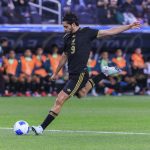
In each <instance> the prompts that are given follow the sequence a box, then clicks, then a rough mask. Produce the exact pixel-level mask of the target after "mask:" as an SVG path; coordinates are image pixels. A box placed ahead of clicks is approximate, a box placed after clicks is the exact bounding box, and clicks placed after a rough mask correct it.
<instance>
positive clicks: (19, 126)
mask: <svg viewBox="0 0 150 150" xmlns="http://www.w3.org/2000/svg"><path fill="white" fill-rule="evenodd" d="M13 130H14V132H15V134H16V135H24V134H28V133H29V124H28V123H27V122H26V121H24V120H19V121H17V122H16V123H15V124H14V128H13Z"/></svg>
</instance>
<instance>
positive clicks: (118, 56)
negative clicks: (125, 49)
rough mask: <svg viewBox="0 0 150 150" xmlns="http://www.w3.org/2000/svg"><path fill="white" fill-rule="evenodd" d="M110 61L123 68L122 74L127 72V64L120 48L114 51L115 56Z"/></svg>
mask: <svg viewBox="0 0 150 150" xmlns="http://www.w3.org/2000/svg"><path fill="white" fill-rule="evenodd" d="M112 62H113V63H115V64H116V65H117V67H119V68H120V69H121V70H123V72H122V74H123V75H126V74H127V64H126V60H125V58H124V57H123V54H122V50H121V49H118V50H117V51H116V56H115V57H114V58H113V59H112Z"/></svg>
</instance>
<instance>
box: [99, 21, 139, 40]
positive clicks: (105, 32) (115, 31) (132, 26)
mask: <svg viewBox="0 0 150 150" xmlns="http://www.w3.org/2000/svg"><path fill="white" fill-rule="evenodd" d="M140 27H141V23H140V22H138V21H137V22H134V23H132V24H129V25H122V26H120V27H116V28H112V29H109V30H99V32H98V35H97V38H101V37H105V36H111V35H115V34H119V33H121V32H124V31H126V30H129V29H139V28H140Z"/></svg>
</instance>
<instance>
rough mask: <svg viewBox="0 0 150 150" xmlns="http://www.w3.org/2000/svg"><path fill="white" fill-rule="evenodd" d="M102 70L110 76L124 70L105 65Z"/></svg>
mask: <svg viewBox="0 0 150 150" xmlns="http://www.w3.org/2000/svg"><path fill="white" fill-rule="evenodd" d="M102 72H103V73H104V74H105V75H106V76H109V75H115V74H118V73H120V72H122V70H121V69H119V68H118V67H109V66H104V67H103V68H102Z"/></svg>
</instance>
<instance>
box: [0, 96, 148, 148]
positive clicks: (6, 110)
mask: <svg viewBox="0 0 150 150" xmlns="http://www.w3.org/2000/svg"><path fill="white" fill-rule="evenodd" d="M53 102H54V98H51V97H46V98H21V97H20V98H19V97H18V98H16V97H12V98H0V150H149V149H150V97H148V96H147V97H146V96H135V97H132V96H131V97H130V96H129V97H127V96H125V97H87V98H84V99H82V100H78V99H76V98H72V99H70V100H69V101H68V102H67V103H66V104H65V105H64V107H63V109H62V112H61V114H60V115H59V116H58V118H56V120H55V121H54V122H53V123H52V124H51V125H50V126H49V127H48V128H47V131H45V132H44V134H43V135H41V136H34V135H33V134H32V133H31V134H29V135H26V136H16V135H15V134H14V133H13V132H12V130H11V129H6V128H12V126H13V124H14V123H15V122H16V121H18V120H25V121H27V122H28V123H29V124H30V125H38V124H39V123H41V121H43V119H44V117H45V116H46V115H47V112H48V110H49V109H50V107H51V106H52V104H53ZM57 130H58V131H57Z"/></svg>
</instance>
